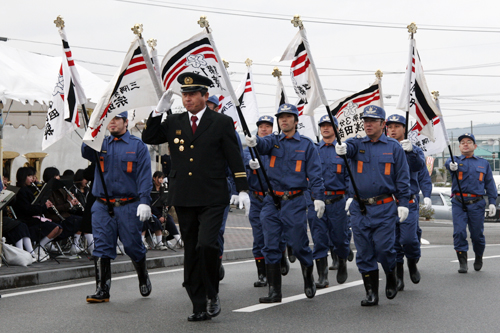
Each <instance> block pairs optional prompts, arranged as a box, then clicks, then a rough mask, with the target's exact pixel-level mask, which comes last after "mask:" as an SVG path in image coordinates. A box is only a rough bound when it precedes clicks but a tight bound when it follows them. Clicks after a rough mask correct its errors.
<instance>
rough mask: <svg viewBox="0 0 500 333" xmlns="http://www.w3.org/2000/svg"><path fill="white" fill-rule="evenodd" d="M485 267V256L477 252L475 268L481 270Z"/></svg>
mask: <svg viewBox="0 0 500 333" xmlns="http://www.w3.org/2000/svg"><path fill="white" fill-rule="evenodd" d="M481 268H483V256H480V255H477V254H476V260H475V261H474V270H475V271H477V272H479V271H480V270H481Z"/></svg>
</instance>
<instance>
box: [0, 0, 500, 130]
mask: <svg viewBox="0 0 500 333" xmlns="http://www.w3.org/2000/svg"><path fill="white" fill-rule="evenodd" d="M499 9H500V3H499V2H498V1H493V0H491V1H474V2H471V1H457V0H454V1H448V0H444V1H428V0H420V1H412V2H410V1H390V0H378V1H342V2H341V1H326V0H323V1H295V0H287V1H283V0H279V1H261V0H259V1H251V0H248V1H227V0H226V1H220V0H213V1H204V2H200V1H194V0H184V1H182V4H181V2H179V1H178V0H172V1H170V0H156V1H151V0H126V1H125V0H123V1H114V0H99V1H97V0H86V1H67V0H66V1H63V0H45V1H33V0H32V1H4V3H3V4H2V12H3V15H2V20H1V21H0V36H1V37H7V38H9V41H8V42H7V43H8V45H9V46H12V47H17V48H21V49H25V50H28V51H32V52H37V53H42V54H46V55H53V56H60V54H61V47H60V38H59V34H58V33H57V30H56V27H55V25H54V23H53V21H54V20H55V18H56V17H57V15H61V16H63V18H64V20H65V22H66V28H65V29H66V33H67V36H68V40H69V43H70V45H71V47H72V51H73V56H74V58H75V59H76V61H77V62H78V64H79V65H81V66H83V67H85V68H87V69H88V70H90V71H92V72H93V73H95V74H97V75H98V76H99V77H101V78H102V79H104V80H106V81H107V80H110V79H111V78H112V76H113V74H114V73H115V72H116V71H117V70H118V66H119V65H120V64H121V63H122V61H123V57H124V55H125V52H126V51H127V49H128V47H129V45H130V42H131V41H132V39H133V34H132V31H131V30H130V28H131V27H132V26H133V25H134V24H135V23H142V24H143V25H144V33H143V36H144V38H145V39H146V40H147V39H149V38H156V39H157V40H158V53H159V55H160V57H163V55H164V54H165V53H166V52H167V51H168V50H169V49H170V48H171V47H173V46H175V45H177V44H178V43H180V42H182V41H184V40H186V39H188V38H190V37H191V36H193V35H194V34H196V33H198V32H200V31H201V28H200V27H199V25H197V23H196V22H197V21H198V19H199V17H200V15H206V16H207V18H208V20H209V22H210V26H211V28H212V29H213V35H214V39H215V42H216V44H217V47H218V49H219V52H220V53H221V56H222V57H223V58H225V59H226V60H228V61H229V62H230V67H229V72H230V74H231V80H232V82H233V87H235V88H236V86H237V85H238V84H239V82H240V81H241V80H242V78H243V76H244V73H245V70H246V69H245V65H244V61H245V60H246V59H247V58H250V59H252V60H253V62H254V65H253V66H252V69H253V73H254V85H255V90H256V92H257V98H258V104H259V108H260V113H261V114H274V103H275V97H274V95H275V91H276V79H275V78H274V77H272V75H271V72H272V69H273V67H274V66H278V67H279V68H280V69H281V70H282V72H283V78H282V79H283V82H284V84H285V86H286V87H287V93H288V96H289V98H290V99H291V100H292V101H295V94H294V92H293V89H292V85H291V81H290V77H289V62H283V63H280V64H278V63H273V62H272V59H274V58H276V57H279V56H281V54H282V53H283V52H284V50H285V48H286V46H287V45H288V43H289V42H290V41H291V39H292V38H293V36H294V35H295V33H296V32H297V29H298V28H294V27H293V25H292V24H291V23H290V20H291V19H292V18H293V15H296V14H299V15H301V18H302V20H303V22H304V26H305V27H306V29H307V34H308V38H309V42H310V45H311V51H312V54H313V57H314V60H315V62H316V66H317V67H318V69H319V74H320V79H321V81H322V84H323V87H324V88H325V93H326V96H327V98H328V100H329V101H330V102H333V101H334V100H336V99H338V98H340V97H343V96H345V95H348V94H350V93H352V92H355V91H359V90H361V89H363V88H365V87H367V86H368V85H370V84H371V83H372V82H373V81H374V79H375V76H374V72H375V71H376V70H377V69H380V70H382V71H383V72H384V77H383V81H382V86H383V93H384V95H385V96H386V98H384V104H385V106H386V111H387V114H388V115H389V114H392V113H401V114H402V112H401V111H396V110H395V105H396V103H397V100H398V95H399V94H400V92H401V87H402V84H403V77H404V74H403V73H404V71H405V68H406V63H407V57H408V36H409V34H408V32H407V29H406V26H407V25H408V24H409V23H411V22H415V23H416V24H417V26H418V27H419V30H418V31H417V33H416V35H415V39H416V40H417V47H418V50H419V53H420V57H421V60H422V65H423V67H424V70H425V73H426V79H427V83H428V86H429V89H430V90H438V91H439V92H440V95H441V97H440V102H441V109H442V111H443V114H444V116H445V121H446V124H447V127H448V128H452V127H461V126H470V122H471V121H473V122H474V124H478V123H491V124H497V123H500V107H499V105H500V96H499V95H500V94H499V93H500V91H499V90H500V88H499V87H500V60H499V55H500V24H498V23H497V19H498V18H497V17H498V13H499ZM470 30H474V31H476V32H472V31H470ZM477 31H480V32H477ZM487 31H492V32H487ZM106 50H109V51H106ZM54 75H56V74H54ZM387 96H390V98H387ZM176 103H179V102H176ZM174 106H175V105H174ZM324 113H325V111H324V110H323V109H321V108H320V109H318V110H317V111H316V119H319V117H320V116H321V115H323V114H324Z"/></svg>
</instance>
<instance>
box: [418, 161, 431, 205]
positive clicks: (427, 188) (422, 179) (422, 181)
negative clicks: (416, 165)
mask: <svg viewBox="0 0 500 333" xmlns="http://www.w3.org/2000/svg"><path fill="white" fill-rule="evenodd" d="M418 185H419V186H420V190H421V191H422V194H423V195H424V198H430V197H431V193H432V181H431V176H429V172H428V171H427V168H424V169H422V170H420V171H419V172H418Z"/></svg>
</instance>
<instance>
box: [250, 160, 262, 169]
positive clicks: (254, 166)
mask: <svg viewBox="0 0 500 333" xmlns="http://www.w3.org/2000/svg"><path fill="white" fill-rule="evenodd" d="M248 165H249V166H250V169H252V170H257V169H259V168H260V164H259V161H258V160H257V159H252V160H250V161H249V162H248Z"/></svg>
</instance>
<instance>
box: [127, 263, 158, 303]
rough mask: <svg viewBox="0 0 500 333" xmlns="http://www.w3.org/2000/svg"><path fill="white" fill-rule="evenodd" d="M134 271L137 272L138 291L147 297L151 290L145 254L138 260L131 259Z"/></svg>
mask: <svg viewBox="0 0 500 333" xmlns="http://www.w3.org/2000/svg"><path fill="white" fill-rule="evenodd" d="M132 264H133V265H134V268H135V271H136V272H137V277H138V278H139V291H140V293H141V295H142V296H143V297H148V296H149V294H151V291H152V290H153V287H152V286H151V281H150V280H149V274H148V268H147V264H146V256H144V259H142V260H141V261H139V262H135V261H133V260H132Z"/></svg>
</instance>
